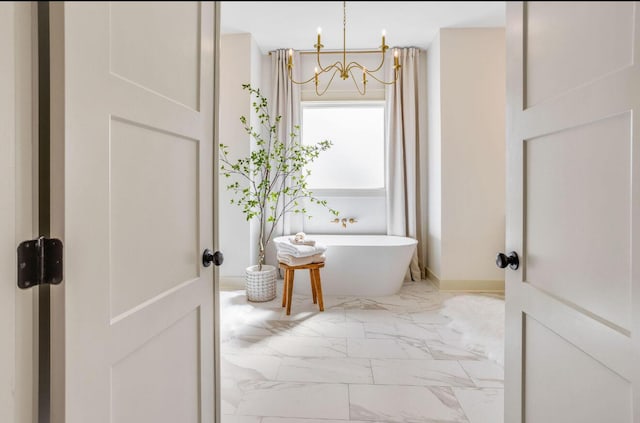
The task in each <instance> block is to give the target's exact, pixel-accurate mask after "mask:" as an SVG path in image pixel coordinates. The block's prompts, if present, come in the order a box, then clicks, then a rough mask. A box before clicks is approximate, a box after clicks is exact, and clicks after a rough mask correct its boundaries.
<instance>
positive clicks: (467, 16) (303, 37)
mask: <svg viewBox="0 0 640 423" xmlns="http://www.w3.org/2000/svg"><path fill="white" fill-rule="evenodd" d="M221 7H222V13H221V31H222V33H223V34H225V33H246V32H248V33H251V34H253V37H254V39H255V40H256V42H257V43H258V46H259V47H260V49H261V50H262V52H263V53H266V52H268V51H270V50H274V49H277V48H294V49H299V50H309V49H312V48H313V45H314V44H315V42H316V29H317V28H318V27H321V28H322V44H324V46H325V48H326V49H328V50H333V49H342V2H339V1H296V2H284V1H262V2H260V1H223V2H222V6H221ZM504 24H505V2H502V1H494V2H491V1H478V2H476V1H459V2H455V1H454V2H441V1H434V2H429V1H416V2H410V1H400V2H393V1H380V2H378V1H353V2H347V48H348V49H364V48H377V47H378V46H379V45H380V36H381V31H382V29H386V31H387V42H386V43H387V44H388V45H389V46H391V47H394V46H398V47H409V46H414V47H422V48H427V47H428V46H429V44H430V43H431V41H432V40H433V39H434V38H435V36H436V33H437V31H438V29H440V28H456V27H457V28H464V27H502V26H504Z"/></svg>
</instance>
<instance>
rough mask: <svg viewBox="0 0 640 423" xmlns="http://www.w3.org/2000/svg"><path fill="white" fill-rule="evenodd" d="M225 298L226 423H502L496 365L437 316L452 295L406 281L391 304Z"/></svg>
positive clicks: (238, 295)
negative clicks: (321, 306)
mask: <svg viewBox="0 0 640 423" xmlns="http://www.w3.org/2000/svg"><path fill="white" fill-rule="evenodd" d="M278 288H279V290H278V296H277V297H276V298H275V299H274V300H273V301H269V302H265V303H249V302H247V301H246V297H245V296H244V292H243V291H230V292H222V293H221V296H222V298H223V301H222V303H223V308H222V322H221V323H222V327H223V330H222V337H221V339H222V350H221V357H222V369H221V379H222V392H221V396H222V414H223V418H222V422H223V423H345V422H353V423H356V422H357V423H365V422H367V423H371V422H377V423H391V422H401V423H414V422H425V423H426V422H438V423H444V422H467V423H502V422H503V403H504V399H503V398H504V395H503V391H504V389H503V388H504V385H503V379H504V376H503V373H504V372H503V369H502V367H501V366H499V365H497V364H495V363H494V362H492V361H489V360H488V359H486V358H485V357H484V356H483V354H481V352H479V351H474V350H473V349H472V348H470V347H467V346H465V345H464V344H463V343H462V341H461V334H459V333H456V332H455V331H453V330H452V329H450V328H449V327H448V326H447V324H448V323H449V321H448V319H447V318H446V317H444V316H442V315H441V314H440V313H439V312H438V310H439V309H440V308H441V306H442V303H443V302H444V301H445V300H446V299H447V298H451V297H452V296H453V295H454V294H448V293H440V292H438V291H437V290H436V289H435V288H434V287H433V286H432V285H431V284H430V283H429V282H428V281H419V282H406V283H405V284H404V285H403V287H402V289H401V291H400V292H399V293H398V294H396V295H393V296H388V297H376V298H374V297H371V298H354V297H329V296H325V311H324V312H319V311H318V309H317V306H316V305H314V304H313V303H312V300H311V298H310V297H307V296H302V295H296V294H294V296H293V303H292V310H291V315H290V316H287V315H286V314H285V312H284V309H283V308H282V307H281V301H282V297H281V289H282V281H280V284H279V287H278Z"/></svg>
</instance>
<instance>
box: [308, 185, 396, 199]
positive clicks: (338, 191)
mask: <svg viewBox="0 0 640 423" xmlns="http://www.w3.org/2000/svg"><path fill="white" fill-rule="evenodd" d="M312 191H313V195H314V196H316V197H376V198H377V197H384V196H385V195H386V193H387V191H386V189H385V188H384V187H381V188H362V189H351V188H335V189H327V188H322V189H321V188H316V189H313V188H312Z"/></svg>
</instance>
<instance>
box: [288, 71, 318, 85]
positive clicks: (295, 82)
mask: <svg viewBox="0 0 640 423" xmlns="http://www.w3.org/2000/svg"><path fill="white" fill-rule="evenodd" d="M288 74H289V81H291V82H293V83H294V84H296V85H304V84H308V83H309V82H311V81H313V80H314V79H315V78H316V76H315V75H314V76H312V77H311V78H309V79H307V80H306V81H296V80H295V79H293V70H292V69H291V68H289V69H288Z"/></svg>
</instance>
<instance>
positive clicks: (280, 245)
mask: <svg viewBox="0 0 640 423" xmlns="http://www.w3.org/2000/svg"><path fill="white" fill-rule="evenodd" d="M274 242H275V244H276V249H277V250H278V252H279V253H282V254H288V255H290V256H293V257H310V256H315V255H316V254H322V253H324V252H325V251H327V247H325V246H324V245H322V244H320V243H316V245H313V246H312V245H295V244H292V243H291V241H289V240H288V239H279V240H274Z"/></svg>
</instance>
